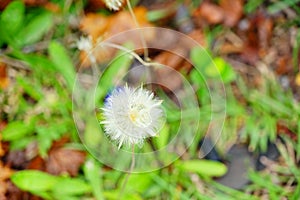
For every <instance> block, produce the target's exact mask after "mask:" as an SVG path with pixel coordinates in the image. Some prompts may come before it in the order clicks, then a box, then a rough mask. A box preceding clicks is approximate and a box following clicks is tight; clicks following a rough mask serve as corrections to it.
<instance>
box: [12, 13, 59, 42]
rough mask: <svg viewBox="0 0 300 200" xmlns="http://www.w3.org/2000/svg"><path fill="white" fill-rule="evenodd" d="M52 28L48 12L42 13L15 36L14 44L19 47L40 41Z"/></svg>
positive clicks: (51, 17)
mask: <svg viewBox="0 0 300 200" xmlns="http://www.w3.org/2000/svg"><path fill="white" fill-rule="evenodd" d="M52 26H53V16H52V14H51V13H50V12H47V11H44V12H42V13H41V14H39V15H37V16H36V17H34V18H33V19H32V20H31V21H29V22H28V23H27V25H26V26H25V27H24V28H23V29H22V30H21V31H20V32H19V33H18V34H17V35H16V39H15V40H16V42H17V43H16V44H17V46H19V47H23V46H25V45H29V44H33V43H35V42H38V41H40V40H41V39H42V37H43V36H44V35H45V34H46V33H47V32H48V31H49V29H50V28H51V27H52Z"/></svg>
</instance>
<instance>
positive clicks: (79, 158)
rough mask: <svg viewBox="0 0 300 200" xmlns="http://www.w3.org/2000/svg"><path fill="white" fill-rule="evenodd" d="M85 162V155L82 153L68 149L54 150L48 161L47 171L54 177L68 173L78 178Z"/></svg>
mask: <svg viewBox="0 0 300 200" xmlns="http://www.w3.org/2000/svg"><path fill="white" fill-rule="evenodd" d="M84 161H85V153H84V152H82V151H77V150H73V149H66V148H58V149H53V150H52V151H50V153H49V157H48V159H47V161H46V171H47V172H49V173H50V174H54V175H61V174H66V173H67V174H69V175H71V176H76V175H77V174H78V171H79V168H80V166H81V165H82V164H83V163H84Z"/></svg>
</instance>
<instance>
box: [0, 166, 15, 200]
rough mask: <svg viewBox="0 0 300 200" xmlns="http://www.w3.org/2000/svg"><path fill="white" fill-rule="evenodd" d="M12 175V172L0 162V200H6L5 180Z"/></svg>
mask: <svg viewBox="0 0 300 200" xmlns="http://www.w3.org/2000/svg"><path fill="white" fill-rule="evenodd" d="M12 174H13V171H12V170H11V169H10V168H8V167H7V166H4V165H3V163H2V162H0V199H6V198H5V193H6V192H7V188H8V185H7V182H6V180H7V179H9V177H10V176H11V175H12Z"/></svg>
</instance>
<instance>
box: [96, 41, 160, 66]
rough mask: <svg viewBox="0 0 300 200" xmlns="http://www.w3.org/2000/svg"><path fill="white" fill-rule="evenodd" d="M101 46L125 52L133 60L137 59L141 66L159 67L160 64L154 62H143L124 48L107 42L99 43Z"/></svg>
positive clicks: (135, 54)
mask: <svg viewBox="0 0 300 200" xmlns="http://www.w3.org/2000/svg"><path fill="white" fill-rule="evenodd" d="M101 45H102V46H108V47H113V48H116V49H119V50H122V51H125V52H126V53H129V54H130V55H132V56H133V57H134V58H135V59H137V60H138V61H139V62H140V63H141V64H142V65H144V66H146V67H149V66H161V64H159V63H154V62H146V61H144V60H143V59H142V58H141V57H140V56H139V55H138V54H137V53H135V52H134V51H131V50H130V49H127V48H126V47H123V46H121V45H118V44H113V43H109V42H103V43H101Z"/></svg>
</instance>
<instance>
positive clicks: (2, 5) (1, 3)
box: [0, 0, 11, 10]
mask: <svg viewBox="0 0 300 200" xmlns="http://www.w3.org/2000/svg"><path fill="white" fill-rule="evenodd" d="M10 2H11V0H2V1H0V10H3V9H4V8H5V7H6V6H7V5H8V4H9V3H10Z"/></svg>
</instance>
